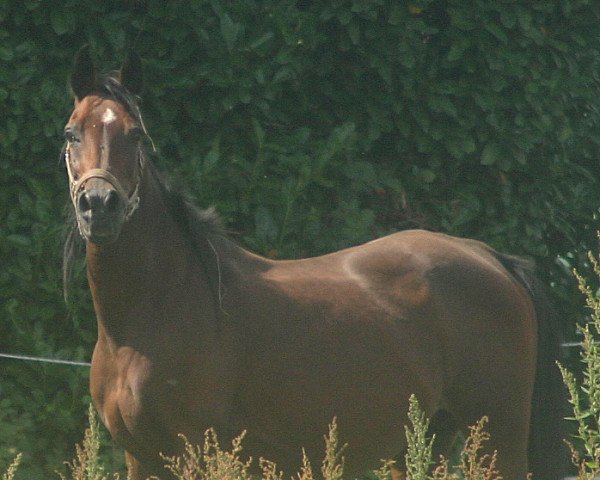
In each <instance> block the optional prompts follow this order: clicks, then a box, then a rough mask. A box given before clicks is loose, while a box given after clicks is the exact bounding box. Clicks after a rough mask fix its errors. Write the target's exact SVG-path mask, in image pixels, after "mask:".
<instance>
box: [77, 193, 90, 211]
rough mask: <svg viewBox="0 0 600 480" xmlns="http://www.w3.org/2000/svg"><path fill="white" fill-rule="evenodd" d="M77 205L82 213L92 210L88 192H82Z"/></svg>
mask: <svg viewBox="0 0 600 480" xmlns="http://www.w3.org/2000/svg"><path fill="white" fill-rule="evenodd" d="M77 204H78V207H79V211H80V212H87V211H89V210H90V209H91V208H92V205H91V203H90V199H89V198H88V193H87V192H86V191H83V192H81V195H79V200H78V201H77Z"/></svg>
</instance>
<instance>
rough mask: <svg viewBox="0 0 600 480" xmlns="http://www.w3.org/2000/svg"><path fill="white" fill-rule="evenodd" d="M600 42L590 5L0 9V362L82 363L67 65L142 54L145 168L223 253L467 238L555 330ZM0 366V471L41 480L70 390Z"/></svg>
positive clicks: (377, 0)
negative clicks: (190, 197)
mask: <svg viewBox="0 0 600 480" xmlns="http://www.w3.org/2000/svg"><path fill="white" fill-rule="evenodd" d="M599 20H600V3H598V2H595V1H594V0H587V1H586V0H551V1H548V0H533V1H531V2H510V1H492V0H472V1H469V2H463V1H459V0H422V1H416V0H415V1H414V2H409V3H405V2H387V1H384V0H354V1H352V0H328V1H316V0H315V1H310V0H296V1H294V0H284V1H280V0H277V1H275V0H264V1H262V0H261V1H258V0H229V1H224V0H211V1H208V0H197V1H180V0H174V1H169V2H165V1H162V0H147V1H135V0H129V1H113V2H96V1H91V0H82V1H75V0H66V1H64V0H63V1H58V0H48V1H43V2H42V1H41V0H24V1H6V2H2V3H0V111H1V112H2V117H1V120H0V206H1V209H0V258H1V267H0V351H2V352H21V353H27V354H34V355H41V356H54V357H61V358H70V359H86V360H87V359H89V356H90V352H91V347H92V344H93V340H94V337H95V324H94V320H93V315H92V313H91V310H90V307H89V303H88V302H87V300H86V296H85V294H84V293H83V292H85V289H84V288H83V284H84V280H83V279H82V288H81V289H80V291H76V293H75V295H74V299H73V301H72V304H71V305H70V307H69V308H67V306H65V304H64V302H63V298H62V285H61V280H60V278H61V274H60V265H61V245H62V239H63V230H64V224H65V220H64V215H63V207H64V205H65V204H66V203H67V189H66V175H65V172H64V168H63V166H62V165H60V163H59V162H58V153H59V151H60V148H61V144H62V127H63V125H64V122H65V120H66V118H67V115H68V114H69V111H70V110H69V109H70V102H71V99H70V95H69V92H68V89H67V78H68V75H69V73H70V67H71V61H72V56H73V54H74V52H75V51H76V50H77V49H78V48H79V46H81V45H82V44H84V43H89V44H90V45H91V47H92V51H93V53H94V54H95V56H96V58H97V59H98V61H99V63H100V65H102V66H103V67H105V68H106V69H110V68H115V67H117V66H118V64H119V63H120V61H121V60H122V59H123V58H124V56H125V53H126V52H127V50H129V49H131V48H135V50H136V51H137V52H138V53H139V54H141V56H142V57H143V58H144V68H145V73H146V88H145V94H144V105H143V111H144V114H145V119H146V123H147V126H148V129H149V131H150V133H151V135H152V137H153V140H154V143H155V144H156V147H157V154H156V155H155V157H156V158H155V160H156V162H157V163H158V164H159V165H160V167H161V168H162V169H163V170H166V171H169V172H172V173H173V174H174V175H175V176H177V177H180V178H182V179H183V183H184V184H185V185H187V187H188V188H189V189H190V190H192V191H193V192H194V193H195V195H196V196H197V198H198V200H199V202H200V204H202V205H209V204H214V205H216V206H217V208H218V210H219V211H220V212H221V214H222V215H223V217H224V219H225V221H226V223H227V225H228V226H229V227H230V228H231V230H232V231H233V232H235V234H236V235H237V237H238V239H239V241H240V242H241V243H242V244H243V245H245V246H247V247H249V248H250V249H253V250H255V251H257V252H260V253H263V254H267V255H270V256H275V257H282V258H283V257H286V258H290V257H298V256H303V255H311V254H318V253H322V252H326V251H331V250H334V249H338V248H341V247H344V246H347V245H350V244H355V243H357V242H361V241H363V240H367V239H371V238H374V237H376V236H380V235H383V234H385V233H388V232H391V231H395V230H398V229H404V228H409V227H425V228H431V229H436V230H442V231H446V232H450V233H453V234H458V235H463V236H471V237H475V238H479V239H482V240H485V241H487V242H489V243H491V244H492V245H494V246H495V247H497V248H499V249H501V250H504V251H507V252H512V253H517V254H524V255H528V256H531V257H533V258H535V259H536V260H537V261H538V263H539V264H540V267H541V271H542V274H543V276H544V277H545V278H546V279H547V281H548V282H552V283H553V284H554V285H555V293H556V297H557V298H560V299H561V300H562V303H563V305H564V306H565V307H566V308H567V310H568V312H569V314H568V315H566V319H565V325H571V324H572V323H573V320H574V318H575V317H576V310H575V308H576V307H575V306H574V305H575V304H576V302H577V301H578V300H579V296H578V294H577V293H576V291H575V284H574V282H573V281H572V280H571V279H570V278H569V275H568V274H567V273H566V271H565V270H564V269H563V267H564V265H572V264H578V263H580V260H579V259H580V258H583V257H582V255H581V252H585V251H587V250H589V249H592V247H593V245H594V244H595V242H596V240H595V233H594V232H595V231H596V230H597V228H598V219H597V215H598V198H600V181H599V180H598V173H597V169H598V165H599V164H598V152H599V148H598V146H599V142H600V128H599V123H600V84H599V82H598V72H599V71H600V36H599V35H598V30H597V29H598V25H599V24H600V22H599ZM557 258H558V259H559V260H560V261H559V262H558V263H557V261H556V260H557ZM580 269H582V270H583V273H584V274H585V265H583V264H582V265H580ZM0 362H1V366H0V368H1V370H0V372H1V373H0V465H7V464H8V463H9V462H10V460H11V459H12V458H14V455H15V451H16V450H19V451H23V452H24V453H25V457H24V459H23V465H22V467H21V468H20V473H21V474H23V475H25V477H26V478H30V479H35V478H46V477H47V474H48V473H47V472H51V471H52V470H53V469H55V468H59V467H60V462H61V460H62V459H64V458H69V457H70V454H69V452H70V450H71V448H72V445H73V443H74V442H75V441H76V440H77V439H78V438H79V436H80V432H81V430H82V429H83V424H84V421H85V410H86V405H87V404H88V401H89V398H88V396H87V386H86V383H87V371H86V370H85V369H81V368H80V369H78V368H76V367H63V366H60V367H59V366H54V365H39V364H31V363H22V362H16V361H9V360H2V359H0ZM44 472H45V473H44Z"/></svg>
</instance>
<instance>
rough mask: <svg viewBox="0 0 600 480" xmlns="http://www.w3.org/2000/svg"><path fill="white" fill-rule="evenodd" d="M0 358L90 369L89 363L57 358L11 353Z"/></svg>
mask: <svg viewBox="0 0 600 480" xmlns="http://www.w3.org/2000/svg"><path fill="white" fill-rule="evenodd" d="M0 358H8V359H11V360H21V361H26V362H39V363H54V364H58V365H71V366H74V367H88V368H89V367H90V366H91V363H89V362H77V361H73V360H60V359H58V358H45V357H32V356H29V355H17V354H13V353H0Z"/></svg>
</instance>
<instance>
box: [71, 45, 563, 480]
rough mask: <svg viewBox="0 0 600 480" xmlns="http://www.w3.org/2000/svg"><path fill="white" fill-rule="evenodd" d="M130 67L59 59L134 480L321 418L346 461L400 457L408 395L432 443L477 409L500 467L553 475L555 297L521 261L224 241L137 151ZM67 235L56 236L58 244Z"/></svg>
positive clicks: (115, 417) (436, 240) (304, 435)
mask: <svg viewBox="0 0 600 480" xmlns="http://www.w3.org/2000/svg"><path fill="white" fill-rule="evenodd" d="M142 87H143V76H142V63H141V60H140V58H139V57H138V56H136V55H134V54H130V55H129V56H128V57H127V59H126V60H125V62H124V64H123V65H122V67H121V69H120V70H119V71H116V72H112V73H108V74H99V73H98V72H96V67H95V65H94V62H93V60H92V57H91V55H90V52H89V48H83V49H81V50H80V51H79V52H78V53H77V55H76V56H75V60H74V66H73V71H72V74H71V88H72V91H73V93H74V109H73V111H72V113H71V115H70V118H69V120H68V122H67V124H66V127H65V139H66V142H65V146H64V149H63V157H64V161H65V164H66V170H67V172H68V178H69V194H70V199H71V202H72V206H73V210H74V218H75V220H74V223H73V232H72V234H71V237H70V240H69V241H68V242H67V243H66V245H67V247H66V248H65V271H67V270H69V268H68V265H69V262H70V261H72V258H73V253H72V251H73V250H74V249H73V248H72V245H73V244H74V240H73V239H74V238H76V237H81V239H82V240H83V243H84V244H85V257H86V263H87V267H86V268H87V278H88V284H89V288H90V291H91V297H92V300H93V306H94V311H95V316H96V321H97V329H98V336H97V343H96V345H95V348H94V351H93V355H92V364H91V372H90V391H91V396H92V399H93V402H94V405H95V407H96V409H97V411H98V413H99V417H100V419H101V421H102V422H103V424H104V425H105V426H106V428H107V429H108V431H109V432H110V434H111V436H112V437H113V439H114V441H115V442H116V443H117V444H118V445H120V446H121V447H122V448H123V449H124V450H125V456H126V463H127V468H128V471H129V475H130V478H131V479H132V480H141V479H146V478H148V477H150V476H155V477H158V478H161V477H162V478H165V477H164V474H165V469H164V466H163V462H162V458H161V456H160V454H165V455H175V454H179V453H181V451H182V441H181V439H180V438H179V434H183V435H185V436H186V437H187V438H188V440H189V441H190V442H192V443H199V442H201V441H202V439H203V435H204V432H205V431H206V430H207V429H209V428H214V429H215V430H216V431H217V432H218V434H219V435H220V438H221V439H231V438H234V437H235V436H236V435H237V434H238V433H239V432H241V431H246V432H247V434H246V437H245V444H244V445H245V452H247V453H248V454H249V455H252V456H255V457H258V456H263V457H266V458H268V459H270V460H273V461H275V462H276V463H277V465H278V466H279V468H281V469H283V470H284V471H286V472H290V474H291V473H293V472H296V471H298V470H297V467H298V466H299V465H300V464H301V460H302V448H304V449H305V451H306V453H307V455H308V456H309V457H310V458H321V456H322V454H323V451H324V449H323V434H324V433H326V431H327V427H328V424H329V423H330V422H331V420H332V419H333V418H334V417H335V418H336V419H337V425H338V432H339V437H340V442H342V443H345V444H347V445H348V447H347V450H346V451H345V457H346V461H345V468H346V472H347V473H348V474H357V473H359V472H362V471H365V470H368V469H371V468H376V467H378V466H380V459H385V458H390V459H391V458H397V459H398V463H397V466H396V468H397V470H396V475H397V478H402V475H403V473H402V471H403V467H402V459H403V454H404V452H405V451H406V447H407V442H406V439H405V436H404V426H405V425H406V424H407V421H408V420H407V411H408V404H409V397H410V396H411V394H414V395H416V397H417V399H418V400H419V402H420V405H421V407H422V408H423V410H424V412H425V413H426V415H427V416H428V417H429V418H430V419H431V423H430V433H431V434H435V444H434V445H435V451H436V452H444V451H447V448H448V446H449V445H450V444H451V443H452V441H453V440H454V438H455V436H456V434H457V432H459V431H461V430H462V429H464V428H465V427H466V426H468V425H473V424H475V423H476V421H477V420H478V419H479V418H481V417H482V416H484V415H486V416H488V417H489V419H490V420H489V433H490V435H491V440H490V442H489V449H490V451H492V450H497V451H498V452H499V454H498V455H499V457H498V467H499V469H500V470H501V472H502V474H503V475H504V478H505V479H507V480H516V479H525V478H526V475H527V473H528V472H529V471H530V470H533V472H534V474H535V475H536V476H537V478H541V479H546V480H548V479H556V478H560V475H561V472H562V467H561V466H560V465H559V460H560V461H562V459H563V458H565V455H564V453H563V452H561V451H560V450H561V446H562V438H561V429H560V428H559V425H560V421H561V420H562V419H561V418H560V417H561V413H562V411H563V408H562V407H561V405H562V404H561V402H562V401H563V399H564V397H563V394H564V391H562V389H561V387H562V382H561V379H560V374H559V372H558V370H557V368H556V366H555V365H554V362H555V359H556V358H557V355H558V343H557V342H558V340H557V338H558V337H557V333H556V322H555V321H554V320H553V318H554V317H553V316H552V312H553V309H551V308H550V307H549V305H550V303H549V300H548V298H547V296H546V295H545V294H544V292H543V287H542V285H541V282H540V281H539V280H537V279H536V277H535V275H534V273H533V269H532V267H531V265H530V264H529V263H528V262H526V261H525V260H521V259H519V258H517V257H513V256H509V255H505V254H502V253H499V252H497V251H495V250H493V249H492V248H491V247H490V246H488V245H486V244H484V243H481V242H479V241H476V240H473V239H463V238H457V237H452V236H449V235H446V234H443V233H435V232H430V231H425V230H406V231H400V232H397V233H395V234H392V235H389V236H386V237H383V238H379V239H376V240H373V241H370V242H368V243H366V244H363V245H360V246H354V247H350V248H346V249H344V250H341V251H337V252H333V253H329V254H326V255H322V256H317V257H312V258H303V259H297V260H274V259H268V258H264V257H262V256H260V255H257V254H254V253H252V252H249V251H247V250H245V249H244V248H242V247H240V246H239V245H238V244H237V243H236V242H234V241H233V240H231V239H230V238H229V236H228V234H227V233H226V230H225V229H224V227H223V225H222V222H221V221H220V220H219V217H218V215H217V214H216V213H215V211H214V210H212V209H207V210H203V209H200V208H199V207H197V206H196V205H195V204H194V202H193V200H191V197H189V195H187V194H185V193H184V192H182V191H181V189H178V188H174V187H172V186H171V185H170V184H169V182H167V181H166V180H165V179H164V177H163V175H162V174H161V172H159V171H158V169H157V168H156V167H155V166H154V164H153V163H152V161H151V159H150V158H149V156H148V155H147V152H146V146H145V139H146V138H147V136H148V134H147V131H146V128H145V126H144V122H143V119H142V115H141V112H140V108H139V105H138V99H139V94H140V92H141V89H142ZM69 246H70V247H69Z"/></svg>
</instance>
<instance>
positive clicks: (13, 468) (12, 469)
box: [2, 453, 23, 480]
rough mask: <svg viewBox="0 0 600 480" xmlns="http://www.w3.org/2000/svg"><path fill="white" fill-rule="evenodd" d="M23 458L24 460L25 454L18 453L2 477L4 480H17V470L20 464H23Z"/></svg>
mask: <svg viewBox="0 0 600 480" xmlns="http://www.w3.org/2000/svg"><path fill="white" fill-rule="evenodd" d="M21 458H23V454H21V453H18V454H17V456H16V457H15V459H14V460H13V461H12V463H11V464H10V465H9V466H8V470H6V473H5V474H4V475H2V480H13V479H14V478H15V474H16V473H17V468H19V464H20V463H21Z"/></svg>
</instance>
